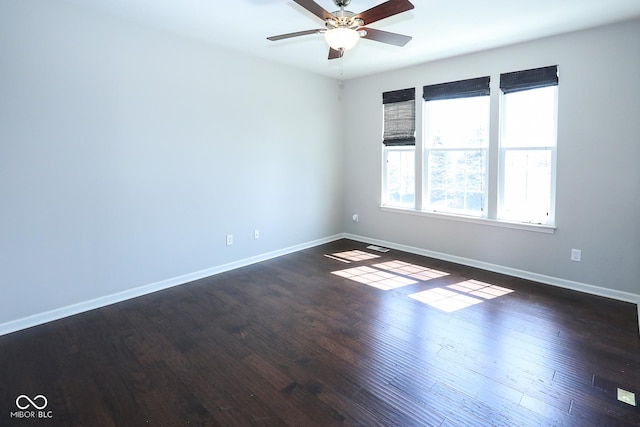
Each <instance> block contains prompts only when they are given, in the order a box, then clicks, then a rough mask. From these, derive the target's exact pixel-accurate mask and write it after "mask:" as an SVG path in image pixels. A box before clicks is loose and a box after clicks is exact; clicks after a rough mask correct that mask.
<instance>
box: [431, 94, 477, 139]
mask: <svg viewBox="0 0 640 427" xmlns="http://www.w3.org/2000/svg"><path fill="white" fill-rule="evenodd" d="M425 105H426V131H427V132H426V141H425V142H426V145H427V146H429V147H443V148H465V147H485V146H486V145H487V144H488V141H489V137H488V127H489V97H488V96H479V97H473V98H458V99H445V100H441V101H429V102H427V103H426V104H425Z"/></svg>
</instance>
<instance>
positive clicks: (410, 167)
mask: <svg viewBox="0 0 640 427" xmlns="http://www.w3.org/2000/svg"><path fill="white" fill-rule="evenodd" d="M414 159H415V150H414V149H410V150H392V149H386V161H387V170H386V172H387V174H386V191H387V195H386V199H387V200H386V203H387V204H389V205H396V206H407V207H413V206H415V179H414V168H415V160H414Z"/></svg>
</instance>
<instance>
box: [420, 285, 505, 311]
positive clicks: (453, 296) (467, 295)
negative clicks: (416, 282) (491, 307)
mask: <svg viewBox="0 0 640 427" xmlns="http://www.w3.org/2000/svg"><path fill="white" fill-rule="evenodd" d="M454 291H456V292H454ZM511 292H513V290H512V289H507V288H503V287H502V286H496V285H492V284H490V283H484V282H480V281H478V280H466V281H464V282H460V283H455V284H453V285H449V286H447V289H444V288H435V289H429V290H426V291H422V292H416V293H415V294H411V295H409V298H413V299H414V300H416V301H420V302H422V303H424V304H428V305H430V306H432V307H435V308H437V309H440V310H442V311H446V312H447V313H451V312H453V311H457V310H460V309H463V308H467V307H470V306H472V305H475V304H480V303H481V302H483V301H485V300H489V299H494V298H497V297H500V296H503V295H507V294H509V293H511ZM472 295H473V296H472ZM476 297H477V298H476Z"/></svg>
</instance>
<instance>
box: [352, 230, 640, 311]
mask: <svg viewBox="0 0 640 427" xmlns="http://www.w3.org/2000/svg"><path fill="white" fill-rule="evenodd" d="M344 238H345V239H351V240H356V241H358V242H363V243H372V244H374V245H378V246H384V247H387V248H391V249H397V250H399V251H404V252H409V253H412V254H416V255H423V256H427V257H430V258H436V259H440V260H443V261H450V262H455V263H457V264H462V265H467V266H469V267H476V268H481V269H483V270H488V271H493V272H495V273H502V274H506V275H509V276H513V277H519V278H521V279H527V280H531V281H534V282H539V283H544V284H547V285H553V286H558V287H560V288H565V289H572V290H574V291H580V292H585V293H588V294H591V295H597V296H601V297H606V298H611V299H615V300H618V301H625V302H630V303H633V304H640V295H638V294H632V293H630V292H623V291H617V290H615V289H609V288H603V287H600V286H595V285H589V284H586V283H580V282H574V281H571V280H565V279H559V278H557V277H552V276H546V275H544V274H538V273H532V272H529V271H524V270H518V269H515V268H510V267H504V266H501V265H496V264H490V263H487V262H482V261H477V260H473V259H469V258H462V257H458V256H454V255H449V254H445V253H441V252H434V251H429V250H426V249H422V248H416V247H413V246H407V245H402V244H398V243H393V242H387V241H384V240H378V239H370V238H368V237H363V236H357V235H354V234H348V233H345V234H344ZM638 313H639V316H640V305H639V306H638Z"/></svg>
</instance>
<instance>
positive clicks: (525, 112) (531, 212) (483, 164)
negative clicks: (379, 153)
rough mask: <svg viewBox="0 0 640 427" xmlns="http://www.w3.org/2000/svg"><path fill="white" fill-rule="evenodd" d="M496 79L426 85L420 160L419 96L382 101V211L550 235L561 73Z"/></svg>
mask: <svg viewBox="0 0 640 427" xmlns="http://www.w3.org/2000/svg"><path fill="white" fill-rule="evenodd" d="M491 77H492V76H486V77H479V78H473V79H467V80H459V81H453V82H446V83H440V84H434V85H428V86H424V88H423V90H424V92H423V99H424V103H423V104H422V106H423V108H422V115H421V116H422V117H420V118H419V119H420V120H422V123H420V124H419V125H421V126H422V130H423V132H422V138H423V140H422V147H421V149H422V150H423V152H422V155H419V156H416V155H415V129H416V123H415V120H416V117H415V89H405V90H400V91H395V92H385V93H384V94H383V103H384V138H383V139H384V156H383V160H384V164H383V190H382V205H383V206H388V207H391V208H393V207H401V208H405V209H414V210H415V211H418V212H424V213H425V214H432V213H435V214H454V216H450V218H455V219H458V220H463V221H471V222H478V221H480V222H483V223H491V224H496V225H502V226H506V227H516V228H524V229H529V230H537V231H543V232H551V233H552V232H553V228H554V226H555V180H556V151H557V150H556V145H557V143H556V139H557V114H558V113H557V110H558V87H559V86H558V84H559V83H558V66H556V65H554V66H550V67H543V68H535V69H529V70H523V71H515V72H509V73H503V74H499V75H496V76H494V78H495V81H496V82H497V81H498V78H497V77H499V87H500V91H498V90H494V92H493V93H491V90H490V89H491V88H490V84H491ZM497 86H498V85H497V83H496V89H497ZM496 113H499V117H494V116H492V114H496ZM416 168H417V170H418V172H421V173H419V174H416V173H415V172H416ZM416 176H418V177H421V179H419V180H418V182H416V179H415V177H416ZM416 194H418V196H419V197H416ZM485 220H491V222H486V221H485Z"/></svg>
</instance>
